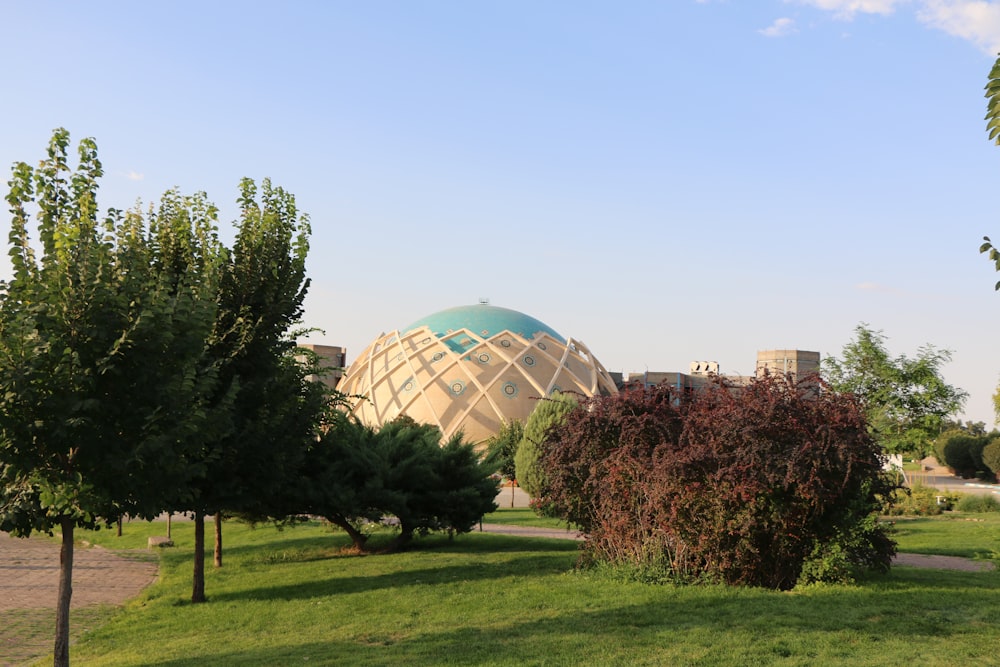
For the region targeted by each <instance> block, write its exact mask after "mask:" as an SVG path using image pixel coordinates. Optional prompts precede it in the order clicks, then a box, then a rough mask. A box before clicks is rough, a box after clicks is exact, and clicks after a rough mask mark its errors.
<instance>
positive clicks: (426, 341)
mask: <svg viewBox="0 0 1000 667" xmlns="http://www.w3.org/2000/svg"><path fill="white" fill-rule="evenodd" d="M429 342H431V337H430V336H428V337H427V338H425V339H423V340H422V341H420V344H421V345H427V343H429Z"/></svg>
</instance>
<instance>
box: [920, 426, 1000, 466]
mask: <svg viewBox="0 0 1000 667" xmlns="http://www.w3.org/2000/svg"><path fill="white" fill-rule="evenodd" d="M988 442H989V438H988V437H986V436H981V435H980V436H976V435H970V434H969V433H968V432H966V431H960V430H950V431H945V432H944V433H942V434H941V435H940V436H938V438H937V440H935V441H934V452H935V457H936V458H937V460H938V462H939V463H942V464H944V465H946V466H948V467H949V468H950V469H951V470H952V472H954V473H955V474H956V475H958V476H960V477H990V476H992V472H991V471H990V470H988V469H987V467H986V464H985V462H984V461H983V449H984V448H985V447H986V444H987V443H988Z"/></svg>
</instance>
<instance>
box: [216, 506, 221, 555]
mask: <svg viewBox="0 0 1000 667" xmlns="http://www.w3.org/2000/svg"><path fill="white" fill-rule="evenodd" d="M215 567H222V512H216V513H215Z"/></svg>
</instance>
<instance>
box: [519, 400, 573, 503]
mask: <svg viewBox="0 0 1000 667" xmlns="http://www.w3.org/2000/svg"><path fill="white" fill-rule="evenodd" d="M578 405H579V401H577V399H576V398H575V397H574V396H573V395H572V394H564V393H556V394H554V395H552V396H551V397H549V398H543V399H541V400H539V401H538V405H536V406H535V409H534V410H532V411H531V414H530V415H529V416H528V421H527V423H526V424H525V425H524V437H523V438H521V441H520V443H519V444H518V446H517V453H516V454H515V455H514V467H515V474H516V475H517V482H518V484H519V485H520V486H521V488H523V489H524V490H525V491H526V492H527V493H528V495H529V496H531V497H532V498H537V497H538V496H539V495H541V493H542V487H543V484H544V482H545V474H544V472H543V471H542V469H541V467H539V465H538V459H539V456H540V455H541V450H542V442H544V440H545V437H546V434H547V433H548V431H549V429H551V428H553V427H555V426H557V425H558V424H560V423H562V421H563V419H565V417H566V415H567V414H569V413H570V412H571V411H572V410H574V409H575V408H576V407H577V406H578Z"/></svg>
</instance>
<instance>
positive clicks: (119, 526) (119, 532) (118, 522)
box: [115, 517, 122, 537]
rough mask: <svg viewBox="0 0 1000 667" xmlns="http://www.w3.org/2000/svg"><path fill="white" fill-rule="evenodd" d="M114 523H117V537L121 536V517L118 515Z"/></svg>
mask: <svg viewBox="0 0 1000 667" xmlns="http://www.w3.org/2000/svg"><path fill="white" fill-rule="evenodd" d="M115 523H117V524H118V537H121V536H122V518H121V517H118V521H116V522H115Z"/></svg>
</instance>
